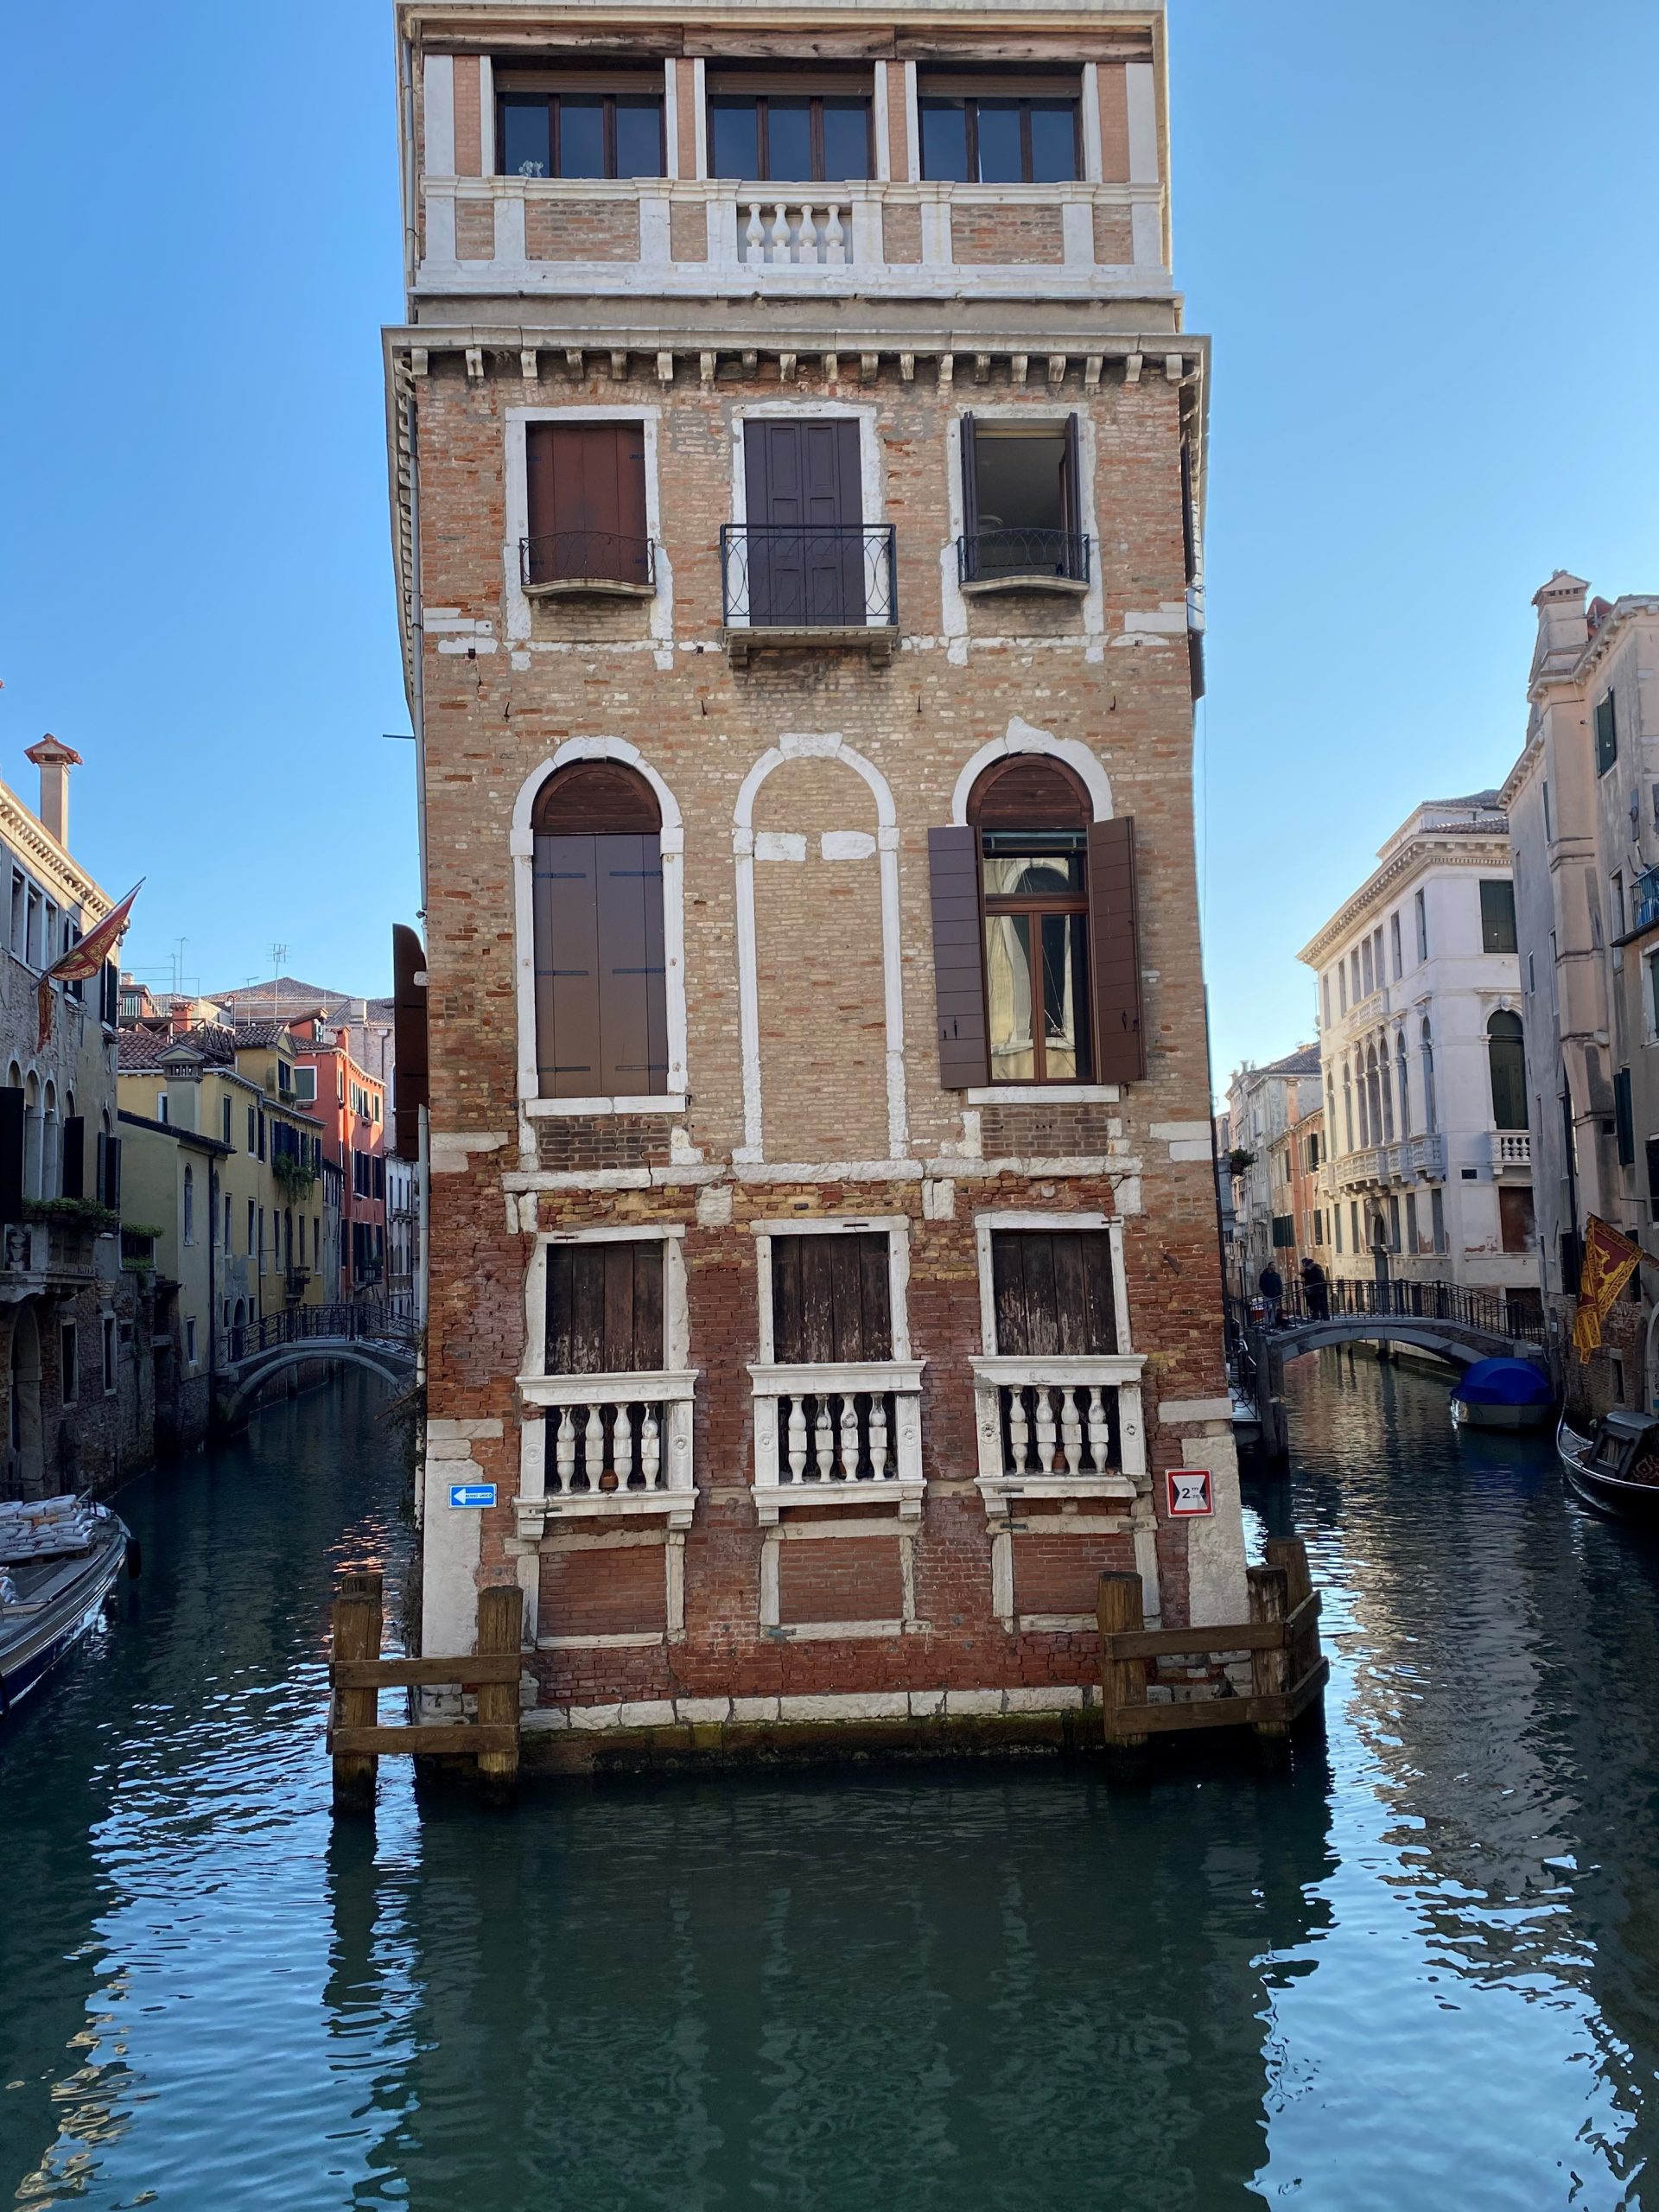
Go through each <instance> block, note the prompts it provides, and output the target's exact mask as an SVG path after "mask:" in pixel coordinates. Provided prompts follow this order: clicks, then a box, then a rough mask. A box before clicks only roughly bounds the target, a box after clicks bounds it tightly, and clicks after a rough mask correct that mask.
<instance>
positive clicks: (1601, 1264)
mask: <svg viewBox="0 0 1659 2212" xmlns="http://www.w3.org/2000/svg"><path fill="white" fill-rule="evenodd" d="M1641 1261H1642V1248H1641V1246H1640V1245H1639V1244H1633V1243H1631V1242H1630V1238H1629V1237H1628V1236H1620V1235H1619V1233H1618V1230H1616V1229H1615V1228H1613V1227H1612V1226H1611V1224H1610V1223H1608V1222H1605V1221H1603V1220H1602V1218H1601V1217H1600V1216H1599V1214H1593V1213H1592V1215H1591V1217H1590V1219H1589V1222H1588V1224H1587V1225H1586V1229H1585V1232H1584V1258H1583V1260H1582V1261H1581V1262H1580V1268H1579V1314H1578V1319H1577V1320H1575V1321H1574V1322H1573V1348H1574V1350H1575V1351H1577V1353H1578V1355H1579V1357H1580V1359H1581V1360H1586V1359H1588V1358H1589V1357H1590V1355H1591V1353H1592V1351H1595V1349H1596V1347H1597V1345H1598V1344H1600V1342H1601V1325H1602V1323H1603V1322H1604V1321H1605V1319H1607V1316H1608V1314H1609V1313H1611V1311H1612V1307H1613V1301H1614V1300H1615V1299H1617V1298H1618V1294H1619V1293H1620V1291H1621V1290H1623V1289H1624V1286H1625V1284H1626V1283H1627V1282H1629V1281H1630V1277H1631V1276H1632V1275H1633V1274H1635V1273H1636V1271H1637V1268H1638V1267H1639V1266H1640V1264H1641Z"/></svg>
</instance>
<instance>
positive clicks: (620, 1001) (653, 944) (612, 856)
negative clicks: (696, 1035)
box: [594, 836, 668, 1097]
mask: <svg viewBox="0 0 1659 2212" xmlns="http://www.w3.org/2000/svg"><path fill="white" fill-rule="evenodd" d="M594 874H595V882H594V890H595V895H596V898H597V901H598V912H599V928H598V957H599V1045H600V1051H599V1072H600V1090H601V1092H602V1093H603V1094H604V1095H605V1096H607V1097H610V1096H616V1097H639V1096H655V1095H657V1094H659V1093H660V1092H661V1091H663V1090H664V1089H665V1088H666V1087H667V1083H668V1008H667V990H666V984H667V966H666V959H665V956H664V948H663V863H662V857H661V850H660V842H659V840H658V838H657V837H656V836H649V837H639V836H624V837H596V838H595V839H594Z"/></svg>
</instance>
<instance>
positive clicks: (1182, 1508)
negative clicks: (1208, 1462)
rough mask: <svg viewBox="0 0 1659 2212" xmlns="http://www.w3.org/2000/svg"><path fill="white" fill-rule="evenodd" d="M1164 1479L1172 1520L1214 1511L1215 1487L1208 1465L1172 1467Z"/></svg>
mask: <svg viewBox="0 0 1659 2212" xmlns="http://www.w3.org/2000/svg"><path fill="white" fill-rule="evenodd" d="M1166 1480H1167V1482H1168V1484H1169V1511H1170V1517H1171V1519H1172V1520H1175V1521H1190V1520H1192V1519H1193V1518H1195V1517H1196V1516H1198V1515H1199V1514H1204V1513H1213V1512H1214V1511H1215V1510H1216V1493H1215V1487H1214V1484H1212V1483H1211V1479H1210V1470H1209V1468H1208V1467H1172V1468H1171V1469H1170V1470H1169V1473H1168V1475H1167V1477H1166Z"/></svg>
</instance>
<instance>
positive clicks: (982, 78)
mask: <svg viewBox="0 0 1659 2212" xmlns="http://www.w3.org/2000/svg"><path fill="white" fill-rule="evenodd" d="M495 87H496V130H495V144H496V166H497V168H498V170H499V174H500V175H503V176H518V177H531V178H534V177H563V178H615V177H660V176H664V175H666V174H667V169H668V133H667V129H666V118H665V115H664V97H663V91H662V80H661V75H660V71H659V70H652V69H641V70H637V71H635V70H629V71H624V72H619V73H600V72H597V71H593V70H578V69H528V68H506V67H503V68H500V69H498V70H497V72H496V73H495ZM1081 93H1082V86H1081V78H1080V73H1077V72H1069V73H1061V74H1058V75H1054V74H1049V75H1045V76H1043V77H1033V76H1031V75H1029V74H1028V73H1027V74H1025V75H1023V76H1022V74H1021V73H1020V71H1019V70H1018V69H1014V70H1003V71H999V72H997V73H995V74H992V73H988V72H986V73H970V74H963V73H960V72H958V73H954V74H947V73H942V72H938V71H924V72H923V73H921V75H920V76H919V78H918V98H917V121H918V127H919V134H920V142H921V143H920V156H921V162H920V166H921V175H922V176H923V178H924V179H925V180H929V181H939V182H944V183H958V184H961V183H969V184H1056V183H1068V182H1071V181H1073V180H1075V179H1077V177H1080V176H1081V175H1082V174H1083V124H1082V103H1081ZM704 99H705V103H706V105H705V129H706V143H707V149H708V168H709V174H710V175H714V176H724V177H736V178H739V179H741V180H746V181H755V182H761V181H764V182H772V181H782V182H789V183H797V184H804V183H825V182H835V183H850V182H855V181H861V180H865V179H868V178H870V177H872V176H874V174H875V172H876V167H877V163H876V143H875V130H876V127H877V111H876V104H875V99H874V82H873V79H872V75H871V72H870V70H869V69H868V68H865V69H862V70H846V71H823V72H806V73H803V72H801V71H799V70H792V71H789V72H786V73H785V72H770V71H766V72H763V71H759V70H753V69H744V68H740V67H733V68H728V69H713V70H710V71H709V74H708V77H707V80H706V85H705V92H704Z"/></svg>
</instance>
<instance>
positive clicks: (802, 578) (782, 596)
mask: <svg viewBox="0 0 1659 2212" xmlns="http://www.w3.org/2000/svg"><path fill="white" fill-rule="evenodd" d="M858 435H859V433H858V424H857V423H855V422H847V421H842V420H839V419H835V418H829V417H825V416H810V415H808V416H800V417H798V418H795V417H789V418H785V419H784V420H780V421H773V420H770V419H764V420H761V421H758V422H748V423H745V424H744V426H743V458H744V469H745V474H746V477H747V508H748V524H749V539H748V554H749V620H750V621H751V622H753V623H765V624H768V625H776V626H785V627H790V628H793V627H795V626H798V625H801V624H805V623H840V624H861V623H862V622H863V620H864V615H865V591H864V543H863V537H862V534H861V525H862V524H863V519H864V514H863V500H862V496H861V491H860V486H859V445H858Z"/></svg>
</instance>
